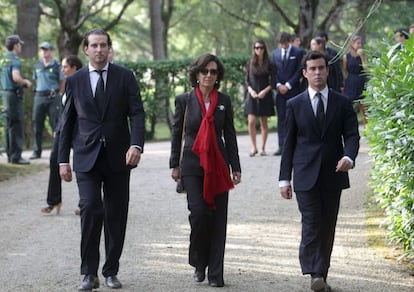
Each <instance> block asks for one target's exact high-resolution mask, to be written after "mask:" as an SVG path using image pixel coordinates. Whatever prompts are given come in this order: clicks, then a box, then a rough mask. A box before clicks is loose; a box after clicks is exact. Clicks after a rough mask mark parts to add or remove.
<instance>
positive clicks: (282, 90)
mask: <svg viewBox="0 0 414 292" xmlns="http://www.w3.org/2000/svg"><path fill="white" fill-rule="evenodd" d="M277 90H278V91H279V93H280V94H286V92H288V91H289V88H288V87H287V86H286V85H283V84H282V85H280V86H279V87H278V88H277Z"/></svg>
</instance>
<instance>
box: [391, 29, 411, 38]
mask: <svg viewBox="0 0 414 292" xmlns="http://www.w3.org/2000/svg"><path fill="white" fill-rule="evenodd" d="M397 33H398V34H400V36H402V37H404V38H405V39H406V40H408V38H409V37H410V34H409V33H408V31H407V30H406V29H405V28H399V29H396V30H394V34H397Z"/></svg>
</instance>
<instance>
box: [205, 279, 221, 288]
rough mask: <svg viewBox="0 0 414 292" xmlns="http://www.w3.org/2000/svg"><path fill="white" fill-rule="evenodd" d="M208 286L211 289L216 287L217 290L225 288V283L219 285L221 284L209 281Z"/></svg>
mask: <svg viewBox="0 0 414 292" xmlns="http://www.w3.org/2000/svg"><path fill="white" fill-rule="evenodd" d="M208 285H209V286H210V287H215V288H219V287H224V283H219V282H217V281H214V280H210V281H208Z"/></svg>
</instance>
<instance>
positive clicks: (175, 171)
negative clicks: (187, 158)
mask: <svg viewBox="0 0 414 292" xmlns="http://www.w3.org/2000/svg"><path fill="white" fill-rule="evenodd" d="M171 178H172V179H173V180H174V181H177V180H179V179H180V168H179V167H175V168H173V169H172V172H171Z"/></svg>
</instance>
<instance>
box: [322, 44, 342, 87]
mask: <svg viewBox="0 0 414 292" xmlns="http://www.w3.org/2000/svg"><path fill="white" fill-rule="evenodd" d="M326 50H327V52H328V59H329V75H328V86H329V88H332V89H333V90H335V91H338V92H341V88H344V76H343V74H342V58H341V57H340V56H337V54H338V52H337V51H336V50H334V49H332V48H330V47H327V48H326ZM334 60H335V62H333V61H334Z"/></svg>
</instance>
